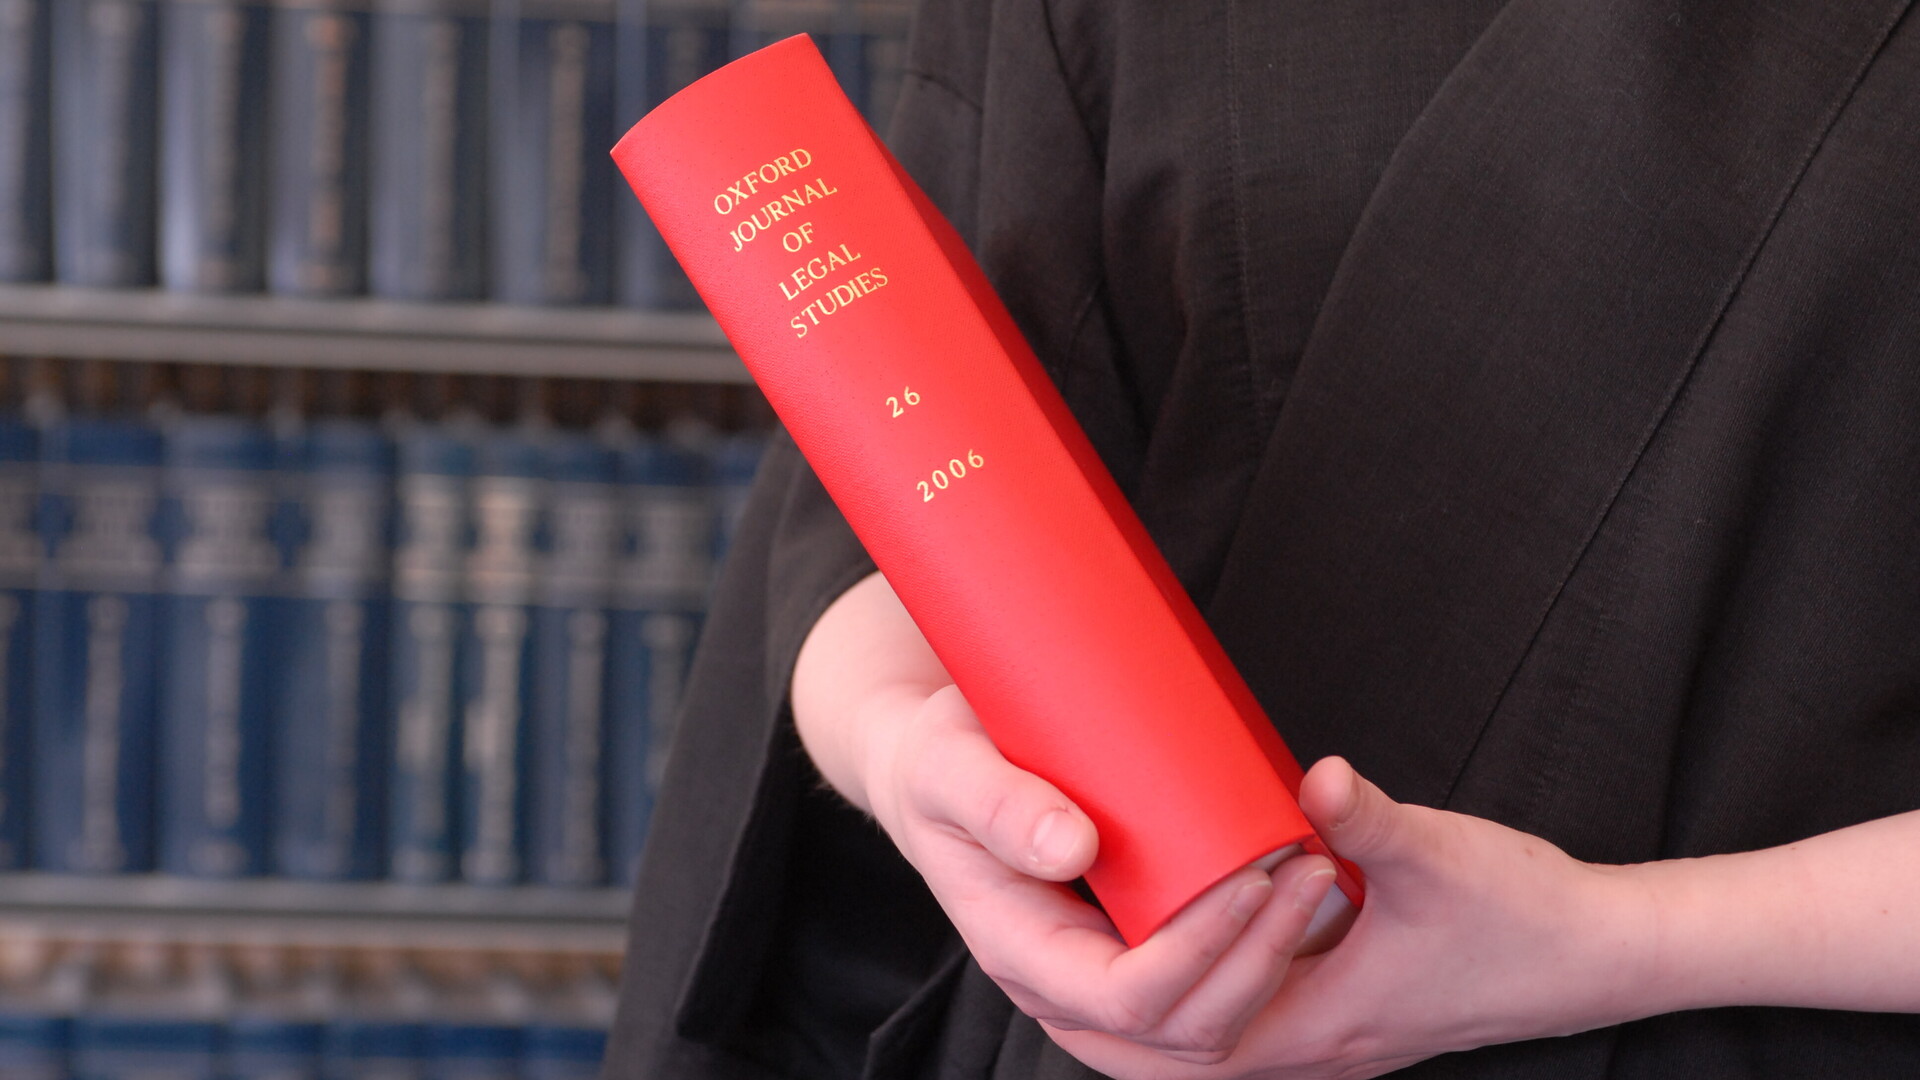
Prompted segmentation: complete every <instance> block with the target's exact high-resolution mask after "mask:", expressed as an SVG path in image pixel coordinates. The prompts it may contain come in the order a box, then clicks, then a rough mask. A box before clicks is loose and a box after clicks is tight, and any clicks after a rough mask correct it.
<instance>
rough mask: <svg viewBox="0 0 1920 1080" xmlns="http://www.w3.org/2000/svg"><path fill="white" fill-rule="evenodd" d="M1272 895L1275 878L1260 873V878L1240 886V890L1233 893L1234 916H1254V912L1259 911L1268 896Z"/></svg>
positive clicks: (1241, 917) (1243, 917)
mask: <svg viewBox="0 0 1920 1080" xmlns="http://www.w3.org/2000/svg"><path fill="white" fill-rule="evenodd" d="M1272 895H1273V880H1272V879H1271V878H1269V877H1267V876H1266V875H1265V874H1262V875H1260V877H1259V879H1258V880H1255V881H1249V882H1247V883H1246V884H1245V885H1242V886H1240V890H1239V891H1238V892H1236V893H1234V894H1233V903H1232V905H1231V907H1232V908H1233V915H1234V917H1235V918H1237V919H1251V918H1253V913H1254V912H1256V911H1259V910H1260V908H1261V907H1262V906H1264V905H1265V904H1266V902H1267V898H1268V897H1270V896H1272Z"/></svg>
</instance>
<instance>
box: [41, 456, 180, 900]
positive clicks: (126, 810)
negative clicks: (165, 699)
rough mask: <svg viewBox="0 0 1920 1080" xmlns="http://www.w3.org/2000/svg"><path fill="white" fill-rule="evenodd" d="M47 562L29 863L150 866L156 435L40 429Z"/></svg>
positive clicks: (96, 869) (79, 867)
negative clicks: (31, 852) (31, 839)
mask: <svg viewBox="0 0 1920 1080" xmlns="http://www.w3.org/2000/svg"><path fill="white" fill-rule="evenodd" d="M41 450H42V461H43V467H42V471H41V522H42V525H43V528H44V529H45V537H46V543H47V550H48V551H49V557H48V559H47V560H46V562H44V563H43V564H42V567H41V575H40V587H39V589H38V590H37V591H36V593H35V596H34V600H33V612H34V626H33V638H34V642H33V670H34V675H33V698H34V707H33V713H34V724H33V742H34V778H35V780H36V782H37V783H36V788H35V793H36V794H35V801H34V813H33V852H34V862H35V865H37V866H38V867H40V868H41V869H45V870H56V871H65V872H71V873H112V872H121V871H138V870H146V869H149V868H151V866H152V865H153V816H154V815H153V810H154V798H153V787H154V770H153V760H154V748H155V738H154V727H155V703H156V699H157V697H158V694H157V689H158V686H157V675H158V670H157V664H156V661H155V656H156V654H157V652H158V651H159V642H158V640H157V634H156V629H157V625H158V614H159V605H160V598H159V597H158V596H157V595H156V592H155V590H156V588H157V587H158V585H159V575H160V568H161V544H160V538H159V536H158V534H157V529H156V524H157V520H156V519H157V516H158V515H157V513H156V510H157V506H158V503H159V498H160V491H159V486H160V485H159V468H158V467H159V464H160V438H159V435H158V434H157V433H155V432H154V431H153V430H152V429H151V428H149V427H147V426H146V425H144V424H141V423H138V422H135V421H131V420H115V419H106V418H83V419H73V420H68V421H66V422H63V423H59V424H56V425H54V426H52V427H50V428H48V429H47V430H45V431H43V432H42V433H41Z"/></svg>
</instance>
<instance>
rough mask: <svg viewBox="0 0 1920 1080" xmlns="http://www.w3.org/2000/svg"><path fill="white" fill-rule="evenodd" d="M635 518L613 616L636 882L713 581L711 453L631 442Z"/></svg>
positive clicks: (620, 814)
mask: <svg viewBox="0 0 1920 1080" xmlns="http://www.w3.org/2000/svg"><path fill="white" fill-rule="evenodd" d="M618 473H619V476H620V480H621V486H622V489H623V490H622V492H621V500H622V502H623V504H624V506H623V517H624V519H625V529H624V536H623V538H622V543H623V552H622V557H621V562H620V566H619V568H618V570H617V571H616V573H615V575H614V589H613V603H614V608H613V611H612V613H611V617H610V619H609V625H608V646H607V653H608V657H607V663H608V673H609V679H608V689H607V703H608V722H607V728H608V742H609V757H610V758H611V768H610V770H609V775H610V776H612V777H614V778H615V782H614V783H613V784H612V785H611V787H610V789H609V792H608V794H609V796H610V802H611V814H610V816H609V823H608V839H609V845H608V846H609V848H610V850H611V852H612V858H613V860H614V865H613V869H614V872H615V875H616V877H617V878H618V879H619V880H621V881H623V882H628V883H630V882H632V881H633V879H634V876H635V873H636V872H637V871H638V869H639V865H640V851H641V847H642V845H643V844H644V842H645V840H646V832H647V821H648V819H649V818H650V817H651V816H652V813H653V803H654V798H655V796H656V794H657V793H658V791H659V787H660V780H661V778H662V776H664V774H665V769H666V762H667V753H668V749H669V747H670V746H671V745H672V741H673V735H674V723H675V721H676V719H677V714H678V712H679V708H680V698H681V695H682V691H683V688H684V686H685V681H686V674H687V667H688V664H689V662H690V660H691V658H692V654H693V645H694V640H695V639H696V638H697V637H698V636H699V630H700V619H701V612H702V609H703V606H704V603H705V599H706V595H707V584H708V581H709V580H710V579H711V578H712V576H713V504H712V501H711V497H710V493H709V490H708V487H707V477H706V466H705V462H704V460H703V459H702V458H701V457H700V456H698V455H696V454H694V453H692V452H690V451H687V450H685V449H682V448H679V447H675V446H672V445H669V444H666V443H663V442H655V441H652V440H637V441H635V442H634V443H632V444H630V445H629V446H627V447H625V448H623V449H622V450H621V452H620V455H619V461H618Z"/></svg>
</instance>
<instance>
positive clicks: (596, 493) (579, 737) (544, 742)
mask: <svg viewBox="0 0 1920 1080" xmlns="http://www.w3.org/2000/svg"><path fill="white" fill-rule="evenodd" d="M548 462H549V465H548V473H547V476H548V487H547V496H546V504H545V507H544V512H543V517H544V518H545V524H544V527H543V528H542V533H543V534H544V539H543V541H542V544H541V553H540V571H539V581H538V591H539V606H538V607H537V608H536V609H535V610H534V613H533V665H534V666H533V710H532V714H531V716H530V721H531V724H532V726H533V731H534V738H533V741H532V756H531V766H532V767H531V769H530V782H531V786H532V790H531V791H530V792H529V795H530V796H531V802H532V809H531V811H530V818H531V821H532V832H531V838H530V843H529V845H528V850H529V851H530V852H532V853H533V854H534V858H533V860H532V862H531V865H530V866H529V868H528V869H529V876H530V877H531V878H532V879H533V880H535V881H538V882H540V883H542V884H546V885H597V884H599V883H601V882H603V881H605V880H606V874H607V856H606V788H607V774H606V755H605V742H606V735H605V727H606V724H605V721H606V705H607V700H606V699H607V695H606V684H607V587H608V584H609V582H610V581H611V580H612V577H613V559H614V555H615V549H616V539H617V536H618V526H619V516H618V507H617V505H616V503H615V500H614V489H613V487H612V479H613V476H612V461H611V456H610V455H609V454H608V452H607V451H606V450H605V449H604V448H602V447H601V446H600V445H599V444H598V443H597V442H596V441H595V440H592V439H590V438H585V437H576V438H572V439H567V440H565V441H562V442H559V443H557V444H556V445H555V446H554V447H553V449H552V451H551V452H550V453H549V455H548Z"/></svg>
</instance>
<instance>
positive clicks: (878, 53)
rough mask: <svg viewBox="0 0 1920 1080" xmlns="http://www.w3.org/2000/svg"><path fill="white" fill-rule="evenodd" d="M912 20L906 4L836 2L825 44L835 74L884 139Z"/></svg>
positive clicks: (879, 0) (902, 74)
mask: <svg viewBox="0 0 1920 1080" xmlns="http://www.w3.org/2000/svg"><path fill="white" fill-rule="evenodd" d="M910 15H911V6H910V5H909V4H907V3H904V2H902V0H836V11H835V13H834V28H833V31H832V33H831V34H830V35H829V39H828V45H827V54H828V56H829V57H830V58H831V60H832V64H833V72H834V75H835V76H837V77H838V78H839V80H840V86H841V88H842V89H844V90H846V92H847V96H848V97H849V98H851V99H853V103H854V104H855V105H857V106H859V108H860V111H861V113H862V114H864V115H865V116H866V118H867V123H869V124H872V125H873V128H874V130H876V131H879V132H881V133H883V134H884V133H885V132H886V130H887V122H888V121H889V120H891V119H892V118H893V103H894V102H895V101H896V100H897V99H898V98H899V97H900V80H901V79H902V78H904V77H905V75H906V64H907V22H908V19H909V17H910Z"/></svg>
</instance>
